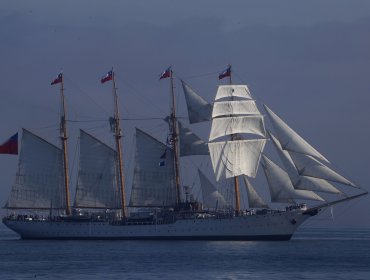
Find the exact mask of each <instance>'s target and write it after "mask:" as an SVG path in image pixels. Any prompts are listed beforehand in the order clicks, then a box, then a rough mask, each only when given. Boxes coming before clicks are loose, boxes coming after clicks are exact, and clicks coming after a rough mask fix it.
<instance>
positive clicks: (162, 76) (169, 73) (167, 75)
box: [159, 66, 172, 80]
mask: <svg viewBox="0 0 370 280" xmlns="http://www.w3.org/2000/svg"><path fill="white" fill-rule="evenodd" d="M171 73H172V70H171V66H170V67H168V68H167V69H166V70H165V71H164V72H163V73H162V75H161V76H160V77H159V79H160V80H162V79H165V78H169V77H171Z"/></svg>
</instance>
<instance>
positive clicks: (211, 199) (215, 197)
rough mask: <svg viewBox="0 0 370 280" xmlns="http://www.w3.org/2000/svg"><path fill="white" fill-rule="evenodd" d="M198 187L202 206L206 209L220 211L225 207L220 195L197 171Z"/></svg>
mask: <svg viewBox="0 0 370 280" xmlns="http://www.w3.org/2000/svg"><path fill="white" fill-rule="evenodd" d="M198 174H199V180H200V187H201V189H202V195H203V204H204V205H205V206H206V207H207V208H212V209H216V208H218V209H220V208H225V207H226V201H225V199H224V197H223V196H222V194H221V193H220V192H219V191H218V190H217V189H216V187H215V186H213V185H212V183H211V182H210V181H209V180H208V179H207V177H206V176H205V175H204V174H203V173H202V172H201V171H200V170H199V169H198Z"/></svg>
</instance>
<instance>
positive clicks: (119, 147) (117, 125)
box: [101, 68, 126, 218]
mask: <svg viewBox="0 0 370 280" xmlns="http://www.w3.org/2000/svg"><path fill="white" fill-rule="evenodd" d="M110 80H112V82H113V83H112V85H113V89H112V91H113V103H114V117H113V120H112V121H111V124H112V125H113V126H112V128H113V133H114V138H115V140H116V150H117V155H118V157H117V165H118V173H119V178H118V184H119V187H120V193H121V207H122V208H121V214H122V217H123V218H125V217H126V199H125V184H124V182H125V180H124V179H125V178H124V175H123V163H122V144H121V138H122V133H121V127H120V118H119V108H118V95H117V88H116V80H115V75H114V71H113V68H112V70H111V71H109V72H108V73H107V75H105V76H104V77H103V78H102V79H101V83H105V82H107V81H110Z"/></svg>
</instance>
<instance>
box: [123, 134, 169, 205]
mask: <svg viewBox="0 0 370 280" xmlns="http://www.w3.org/2000/svg"><path fill="white" fill-rule="evenodd" d="M174 173H175V171H174V160H173V151H172V150H171V149H170V148H169V147H167V146H166V145H164V144H163V143H161V142H159V141H158V140H156V139H155V138H153V137H151V136H150V135H149V134H147V133H145V132H143V131H141V130H139V129H136V147H135V163H134V176H133V182H132V189H131V199H130V206H136V207H143V206H156V207H162V206H174V205H175V204H176V187H175V179H174Z"/></svg>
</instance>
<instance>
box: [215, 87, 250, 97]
mask: <svg viewBox="0 0 370 280" xmlns="http://www.w3.org/2000/svg"><path fill="white" fill-rule="evenodd" d="M225 97H229V98H230V97H240V98H244V99H252V96H251V93H250V91H249V88H248V87H247V86H246V85H221V86H218V89H217V94H216V98H215V100H219V99H221V98H225Z"/></svg>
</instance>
